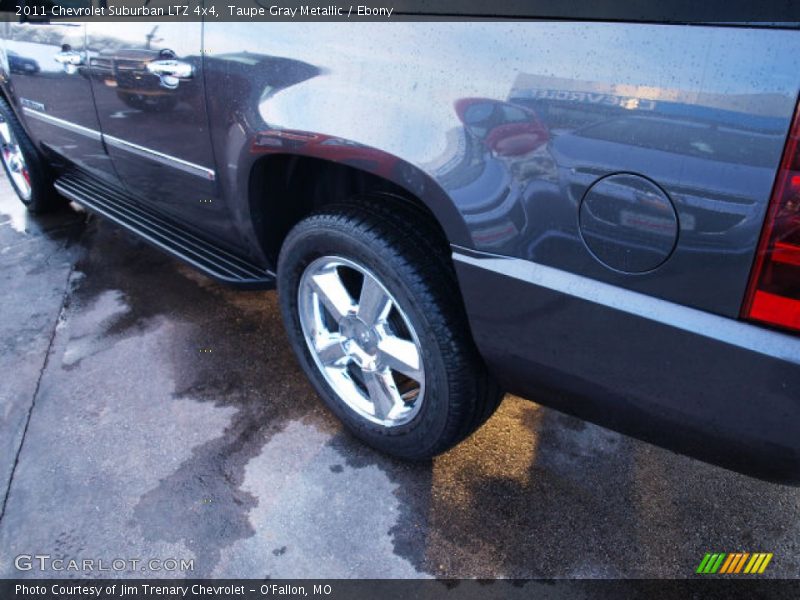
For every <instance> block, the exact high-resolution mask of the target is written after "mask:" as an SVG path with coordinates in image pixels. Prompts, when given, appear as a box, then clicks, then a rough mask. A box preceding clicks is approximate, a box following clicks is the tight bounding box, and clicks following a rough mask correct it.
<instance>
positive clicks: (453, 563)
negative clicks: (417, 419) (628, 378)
mask: <svg viewBox="0 0 800 600" xmlns="http://www.w3.org/2000/svg"><path fill="white" fill-rule="evenodd" d="M0 289H2V303H0V311H2V312H1V313H0V314H1V317H0V499H2V502H3V504H2V516H1V517H0V577H6V578H8V577H41V576H46V577H50V576H53V577H57V576H65V575H68V576H71V577H75V576H81V575H86V576H93V577H100V576H103V577H108V576H115V575H117V576H145V575H146V576H164V577H184V576H191V577H251V578H264V577H272V578H294V577H319V578H339V577H341V578H350V577H363V578H384V577H386V578H406V577H480V578H490V577H513V578H530V577H606V578H612V577H692V576H694V570H695V568H696V567H697V565H698V564H699V562H700V560H701V559H702V558H703V555H704V554H705V553H706V552H740V551H746V552H772V553H774V558H773V560H772V563H771V564H770V566H769V568H768V569H767V571H766V572H765V574H764V576H765V577H797V576H798V575H800V548H799V547H798V543H800V490H798V489H796V488H791V487H785V486H780V485H775V484H770V483H765V482H762V481H758V480H756V479H752V478H749V477H746V476H743V475H738V474H735V473H732V472H729V471H725V470H722V469H719V468H716V467H713V466H709V465H706V464H704V463H701V462H698V461H695V460H692V459H689V458H686V457H683V456H679V455H676V454H673V453H671V452H668V451H666V450H662V449H659V448H656V447H653V446H651V445H648V444H645V443H642V442H639V441H636V440H633V439H631V438H628V437H625V436H622V435H619V434H616V433H614V432H611V431H609V430H606V429H603V428H600V427H596V426H594V425H590V424H588V423H585V422H583V421H580V420H576V419H574V418H571V417H567V416H564V415H562V414H560V413H557V412H555V411H552V410H548V409H546V408H543V407H541V406H539V405H537V404H535V403H533V402H529V401H526V400H522V399H520V398H515V397H510V396H509V397H507V398H506V399H505V401H504V403H503V405H502V406H501V408H500V410H499V411H498V413H497V414H496V415H495V416H494V417H493V418H492V419H491V420H490V421H489V422H488V423H487V424H486V425H485V426H484V427H483V428H482V429H481V430H479V431H478V432H477V433H476V434H475V435H474V436H473V437H471V438H470V439H468V440H467V441H466V442H465V443H463V444H461V445H460V446H458V447H457V448H455V449H454V450H452V451H450V452H449V453H447V454H445V455H443V456H440V457H438V458H437V459H435V460H433V461H429V462H423V463H405V462H399V461H396V460H393V459H391V458H388V457H386V456H383V455H381V454H378V453H376V452H374V451H372V450H370V449H369V448H367V447H365V446H363V445H361V444H360V443H359V442H358V441H356V440H355V439H353V438H352V437H351V436H349V435H348V434H347V432H345V431H344V430H343V429H342V428H341V426H340V425H339V424H338V422H337V421H336V420H335V419H333V418H332V416H331V415H330V414H329V413H328V411H327V410H326V409H325V408H324V407H323V405H322V403H321V402H320V401H319V400H318V398H317V397H316V394H315V393H314V391H313V389H312V388H311V386H310V385H309V384H308V383H307V382H306V379H305V377H304V376H303V374H302V373H301V371H300V369H299V367H298V364H297V362H296V361H295V358H294V356H293V355H292V353H291V351H290V349H289V345H288V342H287V338H286V336H285V334H284V330H283V327H282V324H281V321H280V316H279V311H278V306H277V297H276V294H275V292H242V291H236V290H231V289H228V288H225V287H223V286H221V285H218V284H216V283H214V282H212V281H210V280H208V279H206V278H205V277H203V276H201V275H198V274H196V273H195V272H193V271H192V270H191V269H190V268H188V267H185V266H183V265H181V264H179V263H178V262H176V261H175V260H173V259H171V258H169V257H167V256H165V255H163V254H161V253H160V252H159V251H157V250H154V249H153V248H151V247H149V246H147V245H146V244H145V243H143V242H141V241H139V240H137V239H135V238H133V237H132V236H131V235H129V234H127V233H125V232H124V231H122V230H120V229H119V228H117V227H116V226H114V225H112V224H111V223H109V222H107V221H103V220H100V219H96V218H88V217H87V215H86V214H83V213H80V212H76V211H74V210H72V209H66V210H64V211H62V212H60V213H58V214H55V215H49V216H47V217H41V218H32V217H30V216H28V215H26V214H25V212H24V211H23V210H22V206H21V205H20V204H19V202H18V201H17V199H16V197H14V195H13V193H12V191H11V189H10V187H9V186H8V183H7V182H6V180H5V178H2V180H1V181H0ZM543 343H546V342H543ZM534 400H535V399H534ZM34 554H39V555H42V554H45V555H49V556H51V557H52V558H54V559H55V558H61V559H67V560H69V559H93V560H95V561H98V560H103V561H106V565H108V564H109V563H110V562H111V561H112V560H114V559H123V560H125V561H127V564H128V565H130V564H131V563H130V561H131V560H138V561H142V563H137V566H136V567H135V568H133V567H129V566H126V568H125V569H123V570H120V571H111V572H102V573H101V572H98V571H97V570H96V566H95V569H94V570H90V571H86V572H70V573H67V572H64V571H57V570H54V569H52V568H50V569H48V570H46V571H44V572H41V571H39V570H38V569H37V568H33V569H31V570H26V571H20V570H18V569H17V568H16V567H15V557H17V556H19V555H34ZM151 559H155V560H160V561H164V560H167V559H177V560H181V559H184V560H190V561H192V569H191V570H188V569H185V570H183V571H181V570H177V571H174V570H165V569H164V568H161V569H160V570H155V568H154V569H148V568H147V567H143V566H142V564H145V565H147V564H150V563H149V562H147V561H149V560H151ZM158 564H159V563H153V564H152V565H151V566H153V567H156V566H158ZM95 565H97V563H95ZM142 569H144V570H142Z"/></svg>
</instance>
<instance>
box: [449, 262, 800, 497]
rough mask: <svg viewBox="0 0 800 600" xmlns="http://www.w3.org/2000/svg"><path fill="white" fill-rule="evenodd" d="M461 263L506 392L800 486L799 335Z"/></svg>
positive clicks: (527, 271)
mask: <svg viewBox="0 0 800 600" xmlns="http://www.w3.org/2000/svg"><path fill="white" fill-rule="evenodd" d="M453 258H454V261H455V265H456V270H457V272H458V277H459V282H460V284H461V288H462V292H463V295H464V300H465V303H466V307H467V313H468V314H469V319H470V323H471V326H472V331H473V335H474V337H475V341H476V343H477V345H478V348H479V349H480V351H481V353H482V354H483V356H484V358H485V359H486V361H487V363H488V365H489V367H490V369H491V370H492V371H493V373H494V374H495V375H496V376H497V377H498V379H499V380H500V382H501V383H502V384H503V385H504V386H505V388H506V389H507V390H508V391H509V392H512V393H514V394H518V395H521V396H524V397H527V398H530V399H532V400H535V401H537V402H540V403H541V404H544V405H547V406H551V407H553V408H556V409H558V410H561V411H563V412H567V413H570V414H573V415H576V416H578V417H581V418H584V419H586V420H589V421H593V422H596V423H599V424H601V425H604V426H606V427H609V428H611V429H615V430H617V431H620V432H623V433H626V434H629V435H632V436H635V437H638V438H640V439H643V440H646V441H648V442H652V443H654V444H657V445H660V446H664V447H667V448H670V449H672V450H675V451H677V452H681V453H684V454H688V455H691V456H694V457H696V458H699V459H701V460H704V461H707V462H711V463H715V464H718V465H721V466H724V467H727V468H730V469H733V470H736V471H740V472H743V473H747V474H749V475H753V476H756V477H760V478H763V479H768V480H772V481H779V482H782V483H791V484H800V338H798V337H794V336H790V335H786V334H782V333H779V332H775V331H771V330H768V329H764V328H761V327H756V326H753V325H750V324H747V323H743V322H739V321H735V320H732V319H728V318H725V317H720V316H717V315H713V314H710V313H705V312H703V311H699V310H696V309H693V308H689V307H685V306H681V305H678V304H674V303H672V302H667V301H664V300H660V299H656V298H652V297H650V296H646V295H643V294H640V293H638V292H632V291H629V290H624V289H621V288H617V287H614V286H611V285H608V284H605V283H600V282H597V281H594V280H591V279H587V278H585V277H581V276H578V275H573V274H571V273H567V272H565V271H560V270H558V269H553V268H551V267H546V266H542V265H538V264H535V263H531V262H528V261H524V260H520V259H514V258H505V257H499V256H495V255H491V254H484V253H477V252H474V251H472V250H466V249H463V248H458V247H455V248H454V254H453Z"/></svg>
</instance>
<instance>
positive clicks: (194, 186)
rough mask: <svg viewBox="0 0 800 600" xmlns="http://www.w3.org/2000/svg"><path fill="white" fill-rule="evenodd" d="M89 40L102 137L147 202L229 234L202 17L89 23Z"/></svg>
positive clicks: (203, 227) (200, 226)
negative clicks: (211, 122)
mask: <svg viewBox="0 0 800 600" xmlns="http://www.w3.org/2000/svg"><path fill="white" fill-rule="evenodd" d="M87 28H88V29H87V47H88V50H89V60H90V66H91V81H92V86H93V90H94V97H95V104H96V107H97V114H98V117H99V119H100V126H101V128H102V131H103V139H104V140H105V143H106V147H107V150H108V153H109V155H110V156H111V157H112V159H113V162H114V166H115V167H116V170H117V173H118V174H119V177H120V179H121V180H122V182H123V183H124V185H125V186H126V188H127V190H128V191H129V192H130V193H131V194H132V195H133V196H135V197H136V198H137V200H138V201H139V202H141V203H143V204H146V205H148V206H150V207H151V208H155V209H156V210H157V211H159V212H161V213H164V214H166V215H167V216H169V217H172V218H173V219H176V220H178V221H181V222H182V223H184V224H185V225H188V226H190V227H191V228H194V229H195V230H198V231H201V232H205V233H209V234H213V235H214V236H215V238H217V239H219V238H220V237H223V238H224V237H227V235H228V231H227V227H226V226H225V225H224V224H225V222H226V221H227V219H225V218H222V216H223V215H221V214H220V213H221V212H223V211H224V207H223V206H222V203H221V202H220V199H219V197H218V192H217V189H218V186H217V183H216V173H215V166H214V157H213V153H212V148H211V137H210V134H209V130H208V117H207V114H206V102H205V90H204V85H203V73H202V59H201V53H202V24H201V23H186V22H184V23H133V22H126V23H124V24H121V23H89V24H88V25H87Z"/></svg>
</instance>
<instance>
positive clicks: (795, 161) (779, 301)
mask: <svg viewBox="0 0 800 600" xmlns="http://www.w3.org/2000/svg"><path fill="white" fill-rule="evenodd" d="M742 316H743V317H745V318H746V319H752V320H754V321H762V322H764V323H769V324H770V325H775V326H778V327H784V328H787V329H793V330H795V331H800V107H799V108H798V110H797V112H796V114H795V116H794V121H793V122H792V129H791V131H790V132H789V139H788V140H786V147H785V148H784V151H783V158H782V160H781V166H780V169H779V170H778V176H777V178H776V179H775V187H774V189H773V191H772V198H771V199H770V203H769V209H768V211H767V220H766V221H765V223H764V230H763V231H762V233H761V241H760V242H759V245H758V252H757V254H756V261H755V265H754V267H753V272H752V273H751V275H750V285H749V287H748V290H747V296H746V298H745V303H744V306H743V307H742Z"/></svg>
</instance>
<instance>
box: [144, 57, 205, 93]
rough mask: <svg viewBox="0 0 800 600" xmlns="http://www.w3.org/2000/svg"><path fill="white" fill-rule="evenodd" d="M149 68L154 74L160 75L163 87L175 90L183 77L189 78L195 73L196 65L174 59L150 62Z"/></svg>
mask: <svg viewBox="0 0 800 600" xmlns="http://www.w3.org/2000/svg"><path fill="white" fill-rule="evenodd" d="M147 70H148V72H150V73H152V74H153V75H158V77H159V79H160V80H161V87H165V88H167V89H168V90H174V89H175V88H177V87H178V84H179V83H180V82H181V79H189V78H191V77H192V75H193V74H194V67H193V66H192V65H191V64H189V63H187V62H182V61H180V60H174V59H166V60H154V61H152V62H149V63H147Z"/></svg>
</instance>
